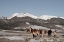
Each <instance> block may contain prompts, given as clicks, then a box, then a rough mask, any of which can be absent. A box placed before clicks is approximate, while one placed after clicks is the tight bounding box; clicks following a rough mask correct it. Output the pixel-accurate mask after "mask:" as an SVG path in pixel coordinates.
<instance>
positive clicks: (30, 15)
mask: <svg viewBox="0 0 64 42" xmlns="http://www.w3.org/2000/svg"><path fill="white" fill-rule="evenodd" d="M15 16H17V17H26V16H28V17H31V18H34V19H37V18H39V17H37V16H34V15H32V14H29V13H20V14H19V13H15V14H13V15H12V16H11V17H9V18H8V19H11V18H13V17H15Z"/></svg>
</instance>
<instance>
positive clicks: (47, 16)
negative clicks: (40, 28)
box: [40, 15, 58, 20]
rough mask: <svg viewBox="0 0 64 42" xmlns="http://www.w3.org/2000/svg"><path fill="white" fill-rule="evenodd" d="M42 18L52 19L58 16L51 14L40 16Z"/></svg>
mask: <svg viewBox="0 0 64 42" xmlns="http://www.w3.org/2000/svg"><path fill="white" fill-rule="evenodd" d="M40 18H41V19H44V20H47V19H51V18H58V17H57V16H51V15H42V16H40Z"/></svg>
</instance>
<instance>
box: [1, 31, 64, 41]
mask: <svg viewBox="0 0 64 42" xmlns="http://www.w3.org/2000/svg"><path fill="white" fill-rule="evenodd" d="M0 42H64V37H63V36H60V35H58V36H57V37H53V36H51V37H48V36H47V35H46V36H45V37H35V38H32V35H31V34H30V33H27V32H26V31H13V30H12V31H11V30H2V31H0Z"/></svg>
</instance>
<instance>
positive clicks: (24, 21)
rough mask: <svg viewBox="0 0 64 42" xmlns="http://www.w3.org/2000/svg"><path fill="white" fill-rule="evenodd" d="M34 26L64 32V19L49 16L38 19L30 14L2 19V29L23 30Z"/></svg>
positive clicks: (0, 27)
mask: <svg viewBox="0 0 64 42" xmlns="http://www.w3.org/2000/svg"><path fill="white" fill-rule="evenodd" d="M34 25H36V26H42V28H43V27H46V28H48V29H58V30H61V31H64V18H63V17H57V16H49V15H43V16H40V17H37V16H34V15H32V14H29V13H21V14H19V13H15V14H13V15H12V16H10V17H9V18H7V19H6V18H4V19H0V29H15V28H17V29H19V28H20V29H22V28H29V27H30V26H34Z"/></svg>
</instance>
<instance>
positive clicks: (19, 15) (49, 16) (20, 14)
mask: <svg viewBox="0 0 64 42" xmlns="http://www.w3.org/2000/svg"><path fill="white" fill-rule="evenodd" d="M15 16H17V17H26V16H28V17H31V18H34V19H44V20H47V19H51V18H58V17H57V16H52V15H42V16H40V17H38V16H34V15H32V14H29V13H15V14H13V15H12V16H10V17H9V18H8V19H11V18H13V17H15ZM60 18H62V19H64V17H60Z"/></svg>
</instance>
